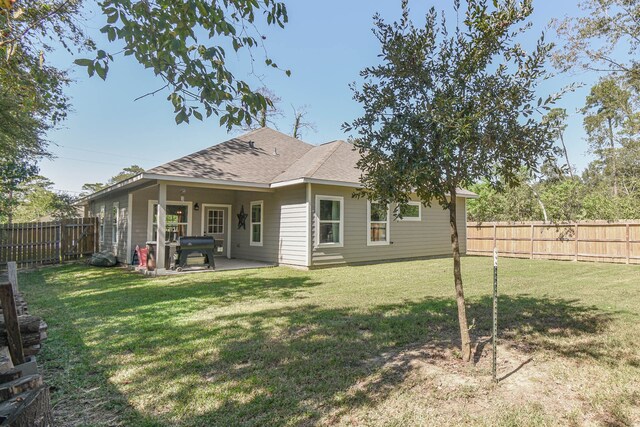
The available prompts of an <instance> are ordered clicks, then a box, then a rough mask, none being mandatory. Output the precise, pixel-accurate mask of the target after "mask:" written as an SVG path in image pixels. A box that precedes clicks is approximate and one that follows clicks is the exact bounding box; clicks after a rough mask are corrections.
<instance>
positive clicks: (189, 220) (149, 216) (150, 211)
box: [147, 200, 193, 241]
mask: <svg viewBox="0 0 640 427" xmlns="http://www.w3.org/2000/svg"><path fill="white" fill-rule="evenodd" d="M157 203H158V201H157V200H149V205H148V207H147V240H151V241H155V240H156V237H157V236H154V235H153V205H155V204H157ZM181 205H186V206H188V207H189V214H188V215H187V235H189V236H192V235H193V234H191V227H192V225H193V202H181V201H175V200H171V201H169V200H167V206H181ZM165 225H166V222H165Z"/></svg>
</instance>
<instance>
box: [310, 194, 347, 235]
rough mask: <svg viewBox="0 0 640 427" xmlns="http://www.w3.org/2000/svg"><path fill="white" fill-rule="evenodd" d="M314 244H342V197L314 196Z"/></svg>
mask: <svg viewBox="0 0 640 427" xmlns="http://www.w3.org/2000/svg"><path fill="white" fill-rule="evenodd" d="M316 218H317V222H316V225H317V226H316V228H317V231H316V236H317V238H316V246H334V247H342V246H343V245H344V198H343V197H336V196H316Z"/></svg>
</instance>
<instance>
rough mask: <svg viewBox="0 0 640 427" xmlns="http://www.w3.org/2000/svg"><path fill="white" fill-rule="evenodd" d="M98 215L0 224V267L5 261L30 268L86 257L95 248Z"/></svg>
mask: <svg viewBox="0 0 640 427" xmlns="http://www.w3.org/2000/svg"><path fill="white" fill-rule="evenodd" d="M97 233H98V218H72V219H65V220H61V221H53V222H29V223H20V224H0V269H6V266H7V262H8V261H15V262H16V263H17V264H18V267H32V266H36V265H43V264H58V263H60V262H64V261H69V260H73V259H78V258H80V257H83V256H90V255H91V254H92V253H93V252H96V251H97V249H98V247H97V243H98V236H97Z"/></svg>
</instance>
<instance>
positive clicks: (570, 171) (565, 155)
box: [560, 133, 573, 179]
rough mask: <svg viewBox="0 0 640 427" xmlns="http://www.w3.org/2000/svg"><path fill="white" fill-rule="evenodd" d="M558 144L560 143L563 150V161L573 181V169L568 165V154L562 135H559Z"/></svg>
mask: <svg viewBox="0 0 640 427" xmlns="http://www.w3.org/2000/svg"><path fill="white" fill-rule="evenodd" d="M560 142H561V143H562V149H563V150H564V159H565V160H566V162H567V168H569V176H570V177H571V178H572V179H573V168H572V167H571V163H569V152H568V151H567V146H566V145H565V143H564V137H563V136H562V133H560Z"/></svg>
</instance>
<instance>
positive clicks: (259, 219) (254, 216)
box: [249, 200, 264, 246]
mask: <svg viewBox="0 0 640 427" xmlns="http://www.w3.org/2000/svg"><path fill="white" fill-rule="evenodd" d="M250 207H251V221H250V224H251V240H250V242H249V244H250V245H251V246H262V231H263V230H262V223H263V218H264V213H263V203H262V200H260V201H257V202H251V205H250Z"/></svg>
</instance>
